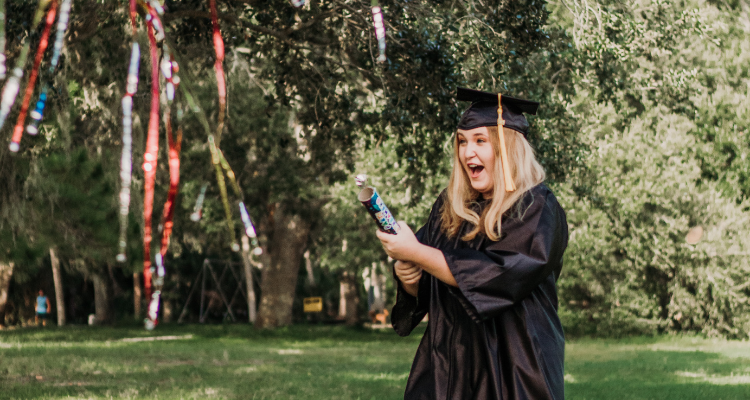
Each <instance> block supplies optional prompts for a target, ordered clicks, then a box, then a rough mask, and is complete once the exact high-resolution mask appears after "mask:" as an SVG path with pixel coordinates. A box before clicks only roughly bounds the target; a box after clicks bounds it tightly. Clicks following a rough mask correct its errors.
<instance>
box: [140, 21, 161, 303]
mask: <svg viewBox="0 0 750 400" xmlns="http://www.w3.org/2000/svg"><path fill="white" fill-rule="evenodd" d="M152 21H153V18H152V19H151V21H148V23H147V24H146V25H147V31H148V41H149V49H150V53H151V113H150V117H149V121H148V136H147V137H146V152H145V153H144V154H143V171H144V174H143V176H144V185H143V187H144V197H143V283H144V292H145V294H146V298H149V297H151V239H152V236H151V215H152V213H153V210H154V183H155V180H156V156H157V153H158V152H159V55H158V53H157V48H156V37H155V36H154V30H155V29H154V26H153V23H152Z"/></svg>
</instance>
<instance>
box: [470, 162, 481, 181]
mask: <svg viewBox="0 0 750 400" xmlns="http://www.w3.org/2000/svg"><path fill="white" fill-rule="evenodd" d="M468 167H469V175H470V176H471V177H472V178H478V177H479V174H481V173H482V171H484V165H479V164H468Z"/></svg>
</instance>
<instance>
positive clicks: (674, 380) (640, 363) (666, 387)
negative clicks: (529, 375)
mask: <svg viewBox="0 0 750 400" xmlns="http://www.w3.org/2000/svg"><path fill="white" fill-rule="evenodd" d="M661 340H662V342H661V343H664V342H663V341H664V339H661ZM593 342H594V341H591V343H587V344H583V343H578V344H571V345H569V346H568V349H569V350H570V351H569V354H568V357H567V359H566V366H565V370H566V376H565V381H566V383H565V394H566V399H575V400H600V399H621V400H642V399H643V400H645V399H659V400H672V399H673V400H689V399H711V400H722V399H727V400H729V399H732V400H734V399H737V400H740V399H743V400H747V399H750V359H748V358H746V357H732V356H727V355H726V351H730V352H731V349H723V352H724V354H722V352H706V351H696V350H694V349H693V348H691V347H690V346H685V348H684V351H674V350H659V349H658V348H659V344H660V343H659V342H657V343H654V344H647V343H644V344H622V345H616V344H605V345H602V344H596V343H593ZM706 342H708V341H706ZM727 343H729V344H734V345H736V346H737V347H738V349H740V350H742V351H746V350H747V348H748V344H747V343H743V342H723V344H725V345H726V344H727ZM708 344H709V345H710V342H709V343H708ZM670 347H674V346H670ZM676 347H679V343H678V346H676ZM704 347H705V346H704Z"/></svg>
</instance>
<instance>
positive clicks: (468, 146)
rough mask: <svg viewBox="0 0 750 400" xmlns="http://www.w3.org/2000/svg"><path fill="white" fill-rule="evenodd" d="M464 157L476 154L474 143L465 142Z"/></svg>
mask: <svg viewBox="0 0 750 400" xmlns="http://www.w3.org/2000/svg"><path fill="white" fill-rule="evenodd" d="M465 154H466V158H467V159H469V158H471V157H474V156H476V154H477V146H476V144H474V143H472V142H469V143H467V144H466V153H465Z"/></svg>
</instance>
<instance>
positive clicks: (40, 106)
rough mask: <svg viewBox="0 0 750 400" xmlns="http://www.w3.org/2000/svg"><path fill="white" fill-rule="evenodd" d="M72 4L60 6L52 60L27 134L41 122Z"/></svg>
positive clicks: (67, 0)
mask: <svg viewBox="0 0 750 400" xmlns="http://www.w3.org/2000/svg"><path fill="white" fill-rule="evenodd" d="M72 5H73V0H63V2H62V6H60V16H59V17H58V18H57V32H56V33H55V44H54V46H53V47H52V60H50V65H49V70H48V71H47V74H48V75H49V76H48V77H47V80H46V81H45V82H44V86H43V87H42V93H40V94H39V100H37V102H36V108H34V111H32V112H31V113H30V114H29V116H30V117H31V123H30V124H29V125H28V126H27V127H26V132H27V133H28V134H29V135H36V134H37V132H39V124H40V123H41V122H42V118H43V117H44V107H45V106H46V105H47V97H48V94H47V93H48V92H49V90H50V88H51V87H52V85H50V81H51V80H52V77H53V76H54V75H55V70H56V69H57V63H58V62H59V61H60V53H62V47H63V42H64V41H65V30H66V29H67V28H68V20H69V19H70V7H71V6H72Z"/></svg>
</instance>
